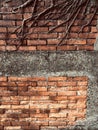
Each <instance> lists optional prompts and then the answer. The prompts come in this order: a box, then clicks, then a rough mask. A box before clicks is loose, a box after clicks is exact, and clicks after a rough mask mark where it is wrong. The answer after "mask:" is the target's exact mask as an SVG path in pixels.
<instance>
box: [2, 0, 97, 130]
mask: <svg viewBox="0 0 98 130" xmlns="http://www.w3.org/2000/svg"><path fill="white" fill-rule="evenodd" d="M25 1H26V0H23V1H19V0H15V1H14V0H8V2H7V3H6V2H5V1H2V0H1V1H0V130H36V129H38V130H40V129H41V130H48V129H49V130H52V129H53V130H60V129H62V128H66V126H71V125H75V123H76V121H78V120H79V119H81V120H82V121H83V122H80V123H79V124H78V125H81V126H84V127H85V129H86V130H88V128H89V127H90V126H91V129H89V130H93V129H94V130H95V129H98V128H97V125H96V124H97V123H98V116H97V113H98V109H97V107H98V94H97V93H98V57H97V55H98V52H97V51H94V50H98V38H97V27H96V25H97V14H96V15H95V16H94V18H93V19H92V22H91V23H90V24H89V26H88V27H85V28H84V30H83V32H79V30H80V28H81V26H83V23H84V22H87V21H88V19H89V18H90V17H91V16H92V13H93V12H94V9H95V8H94V7H90V9H91V10H90V13H89V14H87V16H86V17H87V18H88V19H86V20H87V21H83V19H81V12H80V14H79V16H78V17H77V19H76V20H75V22H74V24H73V26H72V27H71V29H70V34H69V35H68V37H67V39H65V40H64V41H63V43H62V44H61V45H58V44H59V42H60V40H61V39H62V38H63V37H64V34H65V31H66V29H67V28H66V26H60V27H59V28H57V29H55V30H54V31H53V32H51V33H48V31H49V30H50V29H51V28H53V27H54V26H56V25H59V24H60V23H62V22H63V20H64V19H56V20H52V19H49V20H46V21H45V19H44V20H43V19H40V21H39V23H38V24H37V26H36V27H35V26H34V27H33V28H30V29H29V30H28V29H27V28H25V31H26V32H27V33H28V32H29V33H30V34H29V35H27V37H25V38H24V40H23V41H21V40H20V39H19V34H18V33H17V31H15V30H16V28H17V27H20V26H21V25H22V24H23V19H25V18H29V17H30V15H31V12H32V8H31V7H32V6H31V7H28V8H26V9H24V10H19V11H18V12H17V13H15V14H14V13H13V14H12V13H9V12H10V11H11V10H12V9H13V8H14V7H16V6H18V5H20V4H22V2H25ZM59 1H60V2H61V0H58V2H59ZM49 3H50V0H47V1H46V0H42V1H41V0H39V6H40V8H41V10H43V8H45V7H46V6H48V7H49V5H50V4H49ZM2 12H3V13H2ZM6 12H8V13H6ZM43 23H44V24H43ZM18 31H19V30H18ZM20 34H21V32H20ZM17 35H18V36H17ZM20 37H21V35H20ZM80 50H81V51H80ZM95 115H96V116H95ZM84 119H85V120H84ZM94 123H95V127H94V128H92V127H93V125H94ZM67 130H68V128H67Z"/></svg>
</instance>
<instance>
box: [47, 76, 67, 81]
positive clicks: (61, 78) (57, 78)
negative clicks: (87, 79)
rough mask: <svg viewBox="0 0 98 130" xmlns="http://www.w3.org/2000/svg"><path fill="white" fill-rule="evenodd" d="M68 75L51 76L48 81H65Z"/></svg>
mask: <svg viewBox="0 0 98 130" xmlns="http://www.w3.org/2000/svg"><path fill="white" fill-rule="evenodd" d="M66 79H67V77H49V78H48V81H65V80H66Z"/></svg>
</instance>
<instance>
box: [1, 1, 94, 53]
mask: <svg viewBox="0 0 98 130" xmlns="http://www.w3.org/2000/svg"><path fill="white" fill-rule="evenodd" d="M16 3H17V4H16ZM20 4H22V2H21V1H20V2H19V1H17V2H15V1H13V0H12V2H8V3H6V4H3V5H2V6H1V9H0V10H1V11H3V12H6V11H7V12H10V11H11V9H12V8H13V7H16V6H18V5H20ZM46 5H49V1H48V2H46V1H45V0H43V1H42V2H41V1H40V3H39V6H40V8H43V7H44V6H46ZM92 10H93V9H92ZM30 15H31V8H30V7H28V8H26V9H24V11H21V10H20V11H19V12H18V13H16V14H5V13H3V14H0V50H2V51H14V50H16V47H17V46H18V45H19V44H21V42H20V40H19V39H18V38H17V35H16V33H15V32H14V31H15V29H16V28H17V27H19V26H20V25H22V20H23V19H24V18H28V17H30ZM91 15H92V11H91V14H88V16H87V17H88V18H89V17H91ZM62 21H63V20H47V21H45V20H40V23H39V24H38V25H37V27H34V28H30V29H29V30H28V29H25V30H26V31H28V32H29V33H31V32H32V33H31V34H30V35H28V36H27V37H26V38H25V39H24V42H23V43H22V44H21V45H20V47H19V49H18V50H20V51H36V50H45V51H48V50H49V51H50V50H51V51H54V50H65V51H67V50H93V49H94V43H95V39H96V36H97V29H96V22H97V16H95V17H94V18H93V21H92V23H91V24H90V26H88V27H86V28H85V29H84V30H83V33H79V34H78V31H79V30H80V28H81V26H82V24H83V23H84V22H85V21H83V20H81V14H80V16H78V19H76V21H75V23H74V25H73V26H72V28H71V33H70V35H69V36H68V40H67V41H66V40H65V41H64V42H63V44H62V45H61V46H57V44H58V43H59V42H60V40H61V39H62V38H63V37H64V32H65V30H66V27H65V26H61V27H59V28H57V29H56V30H54V31H53V32H52V33H47V32H48V31H49V29H51V28H53V27H54V26H56V25H58V24H59V23H61V22H62ZM43 23H44V24H45V23H47V24H46V25H44V26H43Z"/></svg>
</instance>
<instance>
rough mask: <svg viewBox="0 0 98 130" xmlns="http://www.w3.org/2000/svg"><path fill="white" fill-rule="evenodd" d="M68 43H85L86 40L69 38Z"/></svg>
mask: <svg viewBox="0 0 98 130" xmlns="http://www.w3.org/2000/svg"><path fill="white" fill-rule="evenodd" d="M67 43H68V44H76V45H85V44H86V40H77V39H71V40H69V41H68V42H67Z"/></svg>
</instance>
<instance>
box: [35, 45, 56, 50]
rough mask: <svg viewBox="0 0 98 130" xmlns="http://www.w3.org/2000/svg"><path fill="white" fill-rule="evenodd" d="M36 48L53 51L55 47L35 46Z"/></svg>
mask: <svg viewBox="0 0 98 130" xmlns="http://www.w3.org/2000/svg"><path fill="white" fill-rule="evenodd" d="M37 50H42V51H54V50H56V47H55V46H37Z"/></svg>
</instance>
